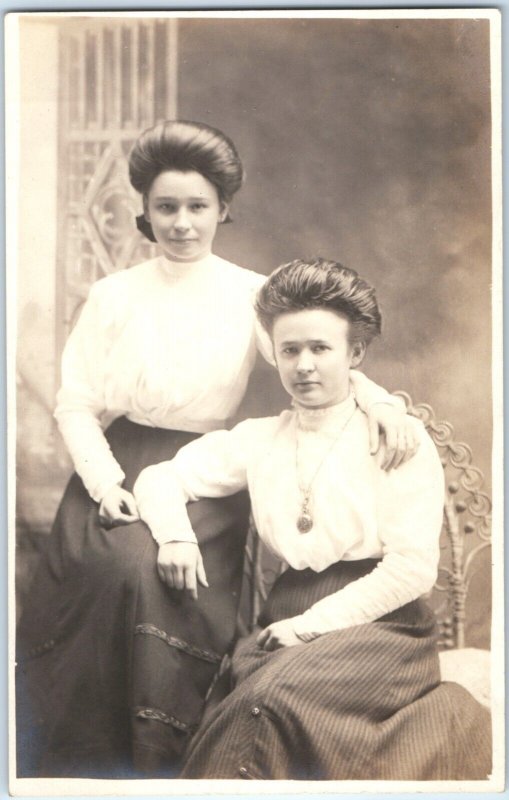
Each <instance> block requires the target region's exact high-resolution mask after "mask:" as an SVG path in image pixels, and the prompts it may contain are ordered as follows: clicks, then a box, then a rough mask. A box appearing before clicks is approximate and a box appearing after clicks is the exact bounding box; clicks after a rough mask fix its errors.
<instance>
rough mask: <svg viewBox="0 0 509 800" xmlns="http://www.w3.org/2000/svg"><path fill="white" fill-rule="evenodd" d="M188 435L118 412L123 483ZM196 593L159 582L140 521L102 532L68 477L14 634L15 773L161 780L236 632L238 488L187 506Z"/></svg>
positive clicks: (116, 445) (242, 519) (242, 498)
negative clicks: (200, 571) (198, 562)
mask: <svg viewBox="0 0 509 800" xmlns="http://www.w3.org/2000/svg"><path fill="white" fill-rule="evenodd" d="M196 437H197V434H190V433H182V432H176V431H168V430H161V429H158V428H149V427H146V426H143V425H136V424H134V423H132V422H129V421H128V420H127V419H126V418H124V417H122V418H120V419H118V420H116V421H115V422H114V423H113V424H112V425H111V426H110V428H109V429H108V431H107V438H108V441H109V443H110V446H111V449H112V451H113V454H114V455H115V458H116V459H117V460H118V461H119V463H120V465H121V466H122V468H123V470H124V472H125V474H126V479H125V482H124V486H125V488H126V489H128V490H132V487H133V484H134V482H135V480H136V478H137V476H138V474H139V472H140V471H141V470H142V469H143V468H144V467H146V466H148V465H149V464H155V463H158V462H160V461H163V460H166V459H170V458H172V457H173V456H174V455H175V453H176V452H177V451H178V450H179V448H180V447H182V446H183V445H185V444H187V443H188V442H189V441H191V440H192V439H194V438H196ZM188 510H189V516H190V518H191V522H192V524H193V528H194V530H195V532H196V534H197V537H198V541H199V543H200V548H201V552H202V555H203V560H204V564H205V569H206V573H207V578H208V582H209V586H210V588H209V589H203V588H201V587H200V589H199V597H198V600H197V601H195V600H192V599H187V598H185V597H183V595H182V593H180V592H176V591H173V592H172V591H170V590H169V589H168V587H167V586H166V585H165V584H163V583H162V581H161V580H160V579H159V576H158V574H157V569H156V557H157V545H156V543H155V542H154V540H153V538H152V536H151V534H150V531H149V529H148V528H147V526H146V525H145V524H144V523H142V522H136V523H132V524H131V525H127V526H119V527H116V528H112V529H106V528H104V527H102V526H101V525H100V523H99V520H98V506H97V504H96V503H94V502H93V501H92V500H91V499H90V497H89V495H88V494H87V492H86V491H85V489H84V487H83V484H82V482H81V480H80V478H79V477H78V476H76V475H74V476H73V477H72V478H71V480H70V482H69V484H68V486H67V489H66V492H65V495H64V498H63V500H62V503H61V505H60V508H59V511H58V514H57V517H56V520H55V524H54V527H53V531H52V534H51V536H50V539H49V544H48V550H47V552H46V553H45V555H44V556H43V558H42V559H41V563H40V566H39V568H38V571H37V573H36V576H35V579H34V581H33V584H32V587H31V590H30V592H29V594H28V600H27V603H26V606H25V608H24V610H23V614H22V618H21V621H20V625H19V628H18V634H17V664H18V667H17V676H16V689H17V703H16V705H17V745H18V747H17V759H18V765H17V775H18V777H58V776H69V777H102V778H125V777H140V776H144V777H147V776H150V777H160V776H173V775H175V773H176V770H177V768H178V766H179V764H180V760H181V756H182V753H183V751H184V749H185V747H186V745H187V743H188V739H189V737H190V735H191V734H192V733H193V732H194V731H195V730H196V728H197V726H198V723H199V721H200V718H201V715H202V711H203V707H204V702H205V697H206V695H207V692H208V690H209V687H210V686H211V684H212V682H213V680H214V677H215V675H216V673H217V671H218V668H219V665H220V663H221V660H222V658H223V655H224V654H225V652H227V651H228V649H229V648H230V647H231V645H232V642H233V638H234V634H235V627H236V617H237V609H238V601H239V596H240V589H241V580H242V564H243V553H244V545H245V537H246V532H247V527H248V517H249V500H248V495H247V492H241V493H239V494H237V495H235V496H233V497H230V498H226V499H219V500H217V499H216V500H200V501H199V502H197V503H192V504H190V505H189V506H188Z"/></svg>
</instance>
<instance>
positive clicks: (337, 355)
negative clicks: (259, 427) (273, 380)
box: [272, 308, 366, 408]
mask: <svg viewBox="0 0 509 800" xmlns="http://www.w3.org/2000/svg"><path fill="white" fill-rule="evenodd" d="M349 326H350V322H349V321H348V320H347V319H345V318H344V317H341V316H339V315H338V314H336V313H335V312H334V311H329V310H328V309H323V308H312V309H305V310H303V311H292V312H289V313H287V314H281V315H280V316H279V317H277V318H276V319H275V321H274V327H273V331H272V340H273V346H274V356H275V359H276V363H277V368H278V370H279V375H280V377H281V381H282V384H283V386H284V387H285V389H286V391H287V392H288V393H289V394H290V395H291V396H292V397H293V399H294V400H295V401H296V402H297V403H299V405H301V406H306V407H307V408H326V407H327V406H331V405H334V404H335V403H340V402H341V401H342V400H346V398H347V397H348V394H349V391H350V388H349V370H350V367H355V366H357V365H358V364H360V362H361V361H362V358H363V356H364V353H365V350H366V348H365V345H364V344H362V343H361V344H354V345H350V343H349V341H348V332H349Z"/></svg>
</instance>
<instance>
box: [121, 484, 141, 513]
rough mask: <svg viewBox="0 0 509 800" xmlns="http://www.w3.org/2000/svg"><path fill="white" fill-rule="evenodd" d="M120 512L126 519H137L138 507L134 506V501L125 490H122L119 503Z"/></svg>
mask: <svg viewBox="0 0 509 800" xmlns="http://www.w3.org/2000/svg"><path fill="white" fill-rule="evenodd" d="M120 512H121V514H123V515H125V516H126V517H132V519H133V520H134V519H139V514H138V506H137V505H136V500H135V499H134V497H133V495H132V494H131V492H127V491H126V490H125V489H123V490H122V496H121V501H120Z"/></svg>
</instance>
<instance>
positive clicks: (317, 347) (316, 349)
mask: <svg viewBox="0 0 509 800" xmlns="http://www.w3.org/2000/svg"><path fill="white" fill-rule="evenodd" d="M312 349H313V353H323V352H324V351H325V350H328V349H329V348H328V347H327V346H326V345H325V344H315V346H314V347H313V348H312Z"/></svg>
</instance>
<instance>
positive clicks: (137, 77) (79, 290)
mask: <svg viewBox="0 0 509 800" xmlns="http://www.w3.org/2000/svg"><path fill="white" fill-rule="evenodd" d="M176 25H177V21H176V20H175V19H160V18H154V19H150V18H149V19H147V18H143V19H141V18H136V17H133V18H128V17H120V18H115V17H111V16H109V15H108V16H107V17H104V18H101V17H85V16H84V17H83V18H80V19H78V20H75V19H73V20H71V21H69V23H68V24H62V25H61V28H60V81H61V85H60V98H59V110H60V120H59V130H60V142H59V170H60V175H59V202H60V213H59V221H60V229H59V240H58V267H57V312H58V313H57V326H58V330H57V349H58V350H59V351H61V349H62V347H63V343H64V341H65V339H66V337H67V335H68V333H69V329H70V327H71V326H72V324H73V322H74V320H75V318H76V316H77V313H78V311H79V308H80V306H81V305H82V303H83V301H84V299H85V298H86V296H87V294H88V290H89V288H90V285H91V284H92V283H93V282H94V281H95V280H97V279H98V278H100V277H102V276H104V275H107V274H109V273H111V272H115V271H117V270H120V269H124V268H126V267H128V266H131V265H132V264H134V263H136V262H138V261H141V260H143V259H145V258H150V257H151V256H152V255H154V252H155V251H154V246H153V245H151V244H150V242H148V240H146V239H144V238H143V237H142V236H141V235H140V234H139V233H138V232H137V230H136V228H135V224H134V217H135V216H136V214H138V213H140V199H139V197H138V196H137V194H136V193H135V192H134V190H133V189H132V188H131V186H130V184H129V180H128V174H127V155H128V153H129V150H130V148H131V147H132V144H133V142H134V141H135V139H136V137H137V136H138V134H139V133H140V131H142V130H143V129H145V128H147V127H149V126H151V125H154V124H155V123H156V122H158V121H160V120H162V119H168V118H174V117H175V116H176V37H177V32H176ZM59 355H60V352H57V363H58V362H59Z"/></svg>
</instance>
